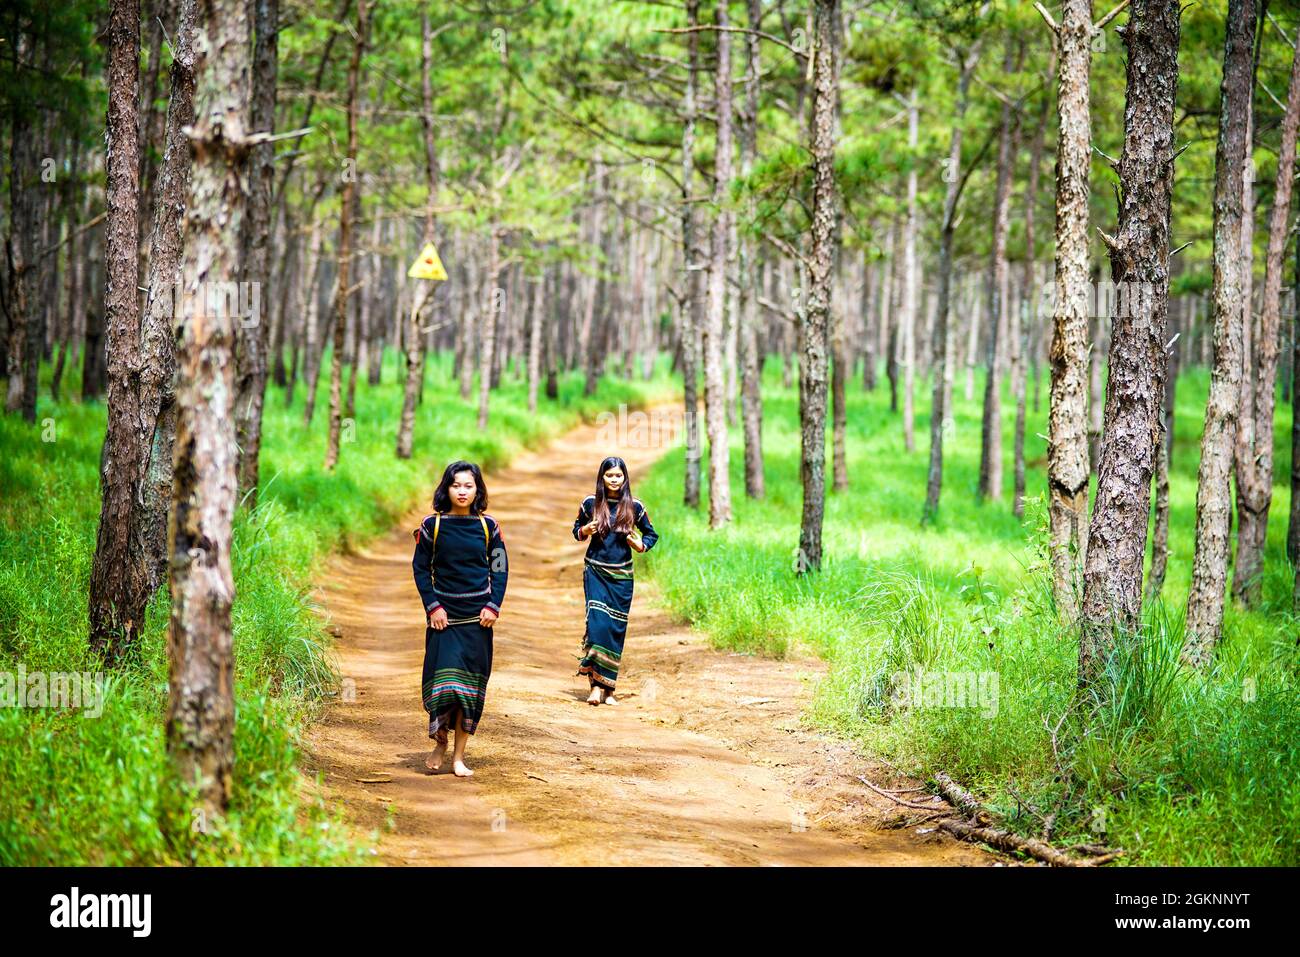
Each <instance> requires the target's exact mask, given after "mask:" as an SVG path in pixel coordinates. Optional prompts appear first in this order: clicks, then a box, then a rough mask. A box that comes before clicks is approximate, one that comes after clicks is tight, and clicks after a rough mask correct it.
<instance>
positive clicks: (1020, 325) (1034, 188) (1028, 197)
mask: <svg viewBox="0 0 1300 957" xmlns="http://www.w3.org/2000/svg"><path fill="white" fill-rule="evenodd" d="M1047 107H1048V100H1047V97H1043V105H1042V109H1041V110H1040V111H1039V114H1038V125H1037V126H1036V127H1035V128H1034V138H1033V145H1032V146H1031V147H1030V149H1029V180H1028V182H1027V183H1026V184H1025V271H1024V278H1023V279H1022V280H1021V286H1022V288H1023V290H1024V302H1023V303H1022V305H1021V308H1018V309H1017V310H1016V311H1015V312H1014V313H1012V322H1013V323H1014V324H1015V327H1016V329H1015V333H1014V335H1013V336H1012V339H1011V346H1012V353H1011V354H1012V372H1011V380H1012V383H1011V390H1012V392H1013V393H1014V395H1015V399H1016V426H1015V435H1014V437H1013V440H1012V441H1013V445H1014V451H1013V455H1014V459H1013V461H1014V463H1015V464H1014V466H1013V470H1014V479H1013V482H1014V491H1013V492H1012V499H1011V512H1012V514H1014V515H1015V516H1016V518H1024V516H1025V401H1026V398H1027V396H1026V392H1027V389H1026V385H1027V383H1026V378H1027V375H1026V374H1027V371H1028V370H1027V368H1026V366H1027V364H1028V360H1029V330H1030V328H1031V327H1033V326H1034V325H1036V324H1037V323H1038V310H1037V309H1036V308H1035V307H1036V306H1037V303H1038V288H1037V285H1038V284H1037V282H1036V281H1035V277H1036V273H1035V271H1034V267H1035V261H1034V241H1035V238H1036V237H1035V232H1034V225H1035V224H1034V204H1035V203H1036V202H1037V201H1038V168H1039V166H1040V165H1041V164H1042V161H1043V138H1044V136H1043V134H1044V131H1045V130H1046V129H1047Z"/></svg>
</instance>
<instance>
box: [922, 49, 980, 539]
mask: <svg viewBox="0 0 1300 957" xmlns="http://www.w3.org/2000/svg"><path fill="white" fill-rule="evenodd" d="M959 62H960V64H961V72H960V74H959V75H958V78H957V105H956V110H955V112H954V114H953V122H952V135H951V137H950V139H949V141H948V162H947V166H946V167H945V169H944V174H943V179H944V182H945V183H946V184H947V187H946V189H945V191H944V199H943V223H942V225H941V226H940V230H939V293H938V305H937V312H936V314H935V319H934V349H935V360H934V361H935V368H936V372H935V376H934V386H933V388H932V391H931V394H930V395H931V398H930V467H929V470H928V472H927V475H926V482H925V508H924V510H923V511H922V513H921V524H922V525H926V524H929V523H930V522H932V521H933V520H934V517H935V515H936V514H938V511H939V495H940V492H941V491H942V489H943V436H944V431H945V430H947V429H951V428H952V421H953V418H952V372H953V359H954V356H953V326H952V323H951V322H950V321H949V318H948V313H949V311H950V309H949V300H950V299H951V297H952V243H953V236H954V234H955V232H956V228H957V203H958V202H959V201H960V200H961V194H962V189H963V188H964V186H965V184H966V176H964V175H963V174H962V172H961V141H962V133H963V126H962V124H963V123H964V122H965V119H966V107H967V104H968V100H969V91H970V82H971V77H972V75H973V74H974V72H975V67H976V65H977V64H978V63H979V44H978V43H975V44H974V45H973V46H972V47H971V48H970V49H969V50H963V51H961V54H960V59H959Z"/></svg>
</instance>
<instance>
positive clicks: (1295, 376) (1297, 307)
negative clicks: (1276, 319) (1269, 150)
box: [1286, 242, 1300, 610]
mask: <svg viewBox="0 0 1300 957" xmlns="http://www.w3.org/2000/svg"><path fill="white" fill-rule="evenodd" d="M1291 283H1292V288H1293V289H1295V290H1296V292H1295V293H1294V294H1293V295H1292V305H1291V403H1292V407H1291V515H1290V522H1289V523H1288V524H1287V530H1286V557H1287V559H1288V560H1289V561H1290V562H1291V564H1292V565H1295V566H1296V586H1295V588H1296V590H1295V607H1296V609H1297V610H1300V415H1297V414H1296V409H1295V402H1296V396H1300V242H1297V243H1296V244H1295V262H1294V264H1293V271H1292V273H1291Z"/></svg>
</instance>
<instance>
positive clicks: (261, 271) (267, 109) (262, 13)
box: [235, 0, 280, 509]
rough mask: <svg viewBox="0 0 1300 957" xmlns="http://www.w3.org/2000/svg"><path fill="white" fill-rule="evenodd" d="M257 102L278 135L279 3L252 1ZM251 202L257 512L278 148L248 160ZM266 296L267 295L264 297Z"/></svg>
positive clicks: (252, 456) (248, 489) (240, 434)
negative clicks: (256, 307) (256, 287)
mask: <svg viewBox="0 0 1300 957" xmlns="http://www.w3.org/2000/svg"><path fill="white" fill-rule="evenodd" d="M253 10H254V14H253V27H254V30H255V31H256V40H255V43H254V47H253V96H252V102H251V104H250V110H249V122H250V123H251V124H252V129H253V132H254V133H273V132H274V131H275V84H276V65H277V57H278V49H279V47H278V40H277V34H278V32H279V29H280V0H254V2H253ZM249 160H250V163H249V177H248V179H249V200H248V219H247V227H246V234H245V237H244V268H243V279H244V281H245V282H248V283H250V284H251V283H258V284H259V285H260V291H259V293H258V297H257V302H258V304H259V314H258V315H256V316H250V317H241V320H240V322H239V323H237V324H236V329H235V442H236V444H238V446H239V493H240V495H241V496H242V497H244V500H245V501H246V502H247V503H248V507H249V508H250V509H251V508H256V507H257V481H258V461H259V458H260V456H261V451H262V406H263V404H264V402H265V399H266V374H267V362H266V353H267V348H268V345H269V341H270V328H271V320H270V316H269V315H267V313H268V312H269V311H270V308H271V297H270V295H269V292H270V284H269V283H268V282H267V276H268V274H269V272H270V265H271V257H270V238H271V236H270V234H271V189H272V187H273V186H274V185H275V168H274V162H275V146H274V144H272V143H258V144H257V145H256V146H254V147H253V151H252V153H251V154H250V156H249ZM262 292H266V293H268V295H262Z"/></svg>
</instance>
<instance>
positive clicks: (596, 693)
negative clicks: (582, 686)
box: [587, 687, 604, 704]
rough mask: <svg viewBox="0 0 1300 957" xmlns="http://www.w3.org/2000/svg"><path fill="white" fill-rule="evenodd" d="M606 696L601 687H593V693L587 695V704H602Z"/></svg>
mask: <svg viewBox="0 0 1300 957" xmlns="http://www.w3.org/2000/svg"><path fill="white" fill-rule="evenodd" d="M603 698H604V692H602V691H601V689H600V688H596V687H593V688H592V689H591V694H589V695H587V704H600V702H601V700H602V699H603Z"/></svg>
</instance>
